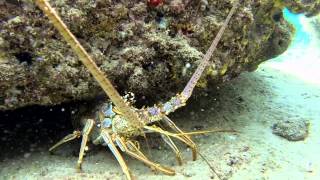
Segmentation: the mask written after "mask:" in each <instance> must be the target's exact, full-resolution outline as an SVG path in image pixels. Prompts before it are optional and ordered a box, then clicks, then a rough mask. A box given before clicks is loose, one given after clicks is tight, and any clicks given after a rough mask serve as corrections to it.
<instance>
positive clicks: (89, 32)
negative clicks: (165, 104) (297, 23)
mask: <svg viewBox="0 0 320 180" xmlns="http://www.w3.org/2000/svg"><path fill="white" fill-rule="evenodd" d="M49 2H50V4H51V5H52V6H53V7H54V8H55V9H56V10H57V11H58V13H59V15H60V16H61V18H62V19H63V21H64V22H65V23H66V24H67V26H68V27H69V28H70V30H71V31H72V32H73V33H74V34H75V36H76V37H77V38H78V40H79V41H80V43H81V44H82V45H83V46H84V47H85V49H86V50H88V52H89V53H90V55H91V56H92V57H93V59H94V60H95V62H96V63H97V64H98V66H99V67H100V68H101V70H102V71H104V72H105V73H106V74H107V75H108V78H110V80H111V81H112V83H113V84H114V85H115V86H116V88H117V89H118V90H119V91H120V92H121V93H124V92H125V91H131V92H133V93H135V94H136V97H137V99H138V101H139V100H140V101H141V100H143V99H147V100H150V101H151V102H156V101H158V100H164V99H166V98H168V97H169V96H171V95H173V94H176V93H178V92H179V91H181V90H182V89H183V87H184V85H185V84H186V82H187V81H188V79H189V78H190V76H191V74H192V72H193V71H194V69H195V68H196V66H197V64H198V63H199V61H200V60H201V57H202V55H203V53H205V51H206V49H207V48H208V47H209V45H210V44H211V41H212V40H213V38H214V37H215V35H216V33H217V31H218V29H219V28H220V26H221V24H222V22H223V21H224V19H225V18H226V16H227V14H228V12H229V10H230V9H231V7H232V3H233V1H231V0H166V1H163V2H162V3H150V1H146V0H122V1H118V0H80V1H68V0H55V1H49ZM148 2H149V3H148ZM310 2H311V1H308V3H306V2H305V1H301V2H300V1H295V2H294V3H293V1H285V0H283V1H280V0H277V1H265V0H256V1H249V0H244V1H241V2H240V6H239V8H238V10H237V12H236V14H235V15H234V16H233V18H232V20H231V22H230V24H229V27H228V29H227V30H226V32H225V34H224V35H223V38H222V40H221V42H220V43H219V45H218V49H217V51H216V52H215V54H214V57H213V58H212V59H211V62H212V63H211V64H210V66H209V67H208V70H207V71H206V73H205V74H204V75H203V78H202V79H201V82H200V83H199V84H198V87H199V88H213V85H214V84H218V83H222V82H224V81H227V80H230V79H231V78H233V77H236V76H237V75H239V74H240V73H241V72H242V71H252V70H254V69H256V68H257V66H258V65H259V63H261V62H263V61H265V60H267V59H269V58H272V57H275V56H277V55H279V54H281V53H282V52H283V51H285V50H286V49H287V47H288V44H289V43H290V39H291V36H292V33H293V31H294V30H293V28H292V27H291V26H290V25H289V24H288V23H287V22H286V21H284V19H283V16H282V8H283V7H285V6H288V8H289V9H293V10H294V11H296V12H306V13H309V14H310V15H314V14H316V13H317V12H318V11H319V4H320V3H319V1H318V0H317V1H312V3H310ZM209 84H210V85H209ZM100 94H103V92H102V90H101V89H100V87H99V86H98V84H97V83H96V82H95V80H94V79H93V78H92V77H91V76H90V75H89V73H88V71H87V70H86V69H85V67H84V66H83V65H82V64H81V62H80V61H79V60H78V58H77V56H76V55H75V54H74V52H73V51H72V50H71V49H70V47H69V46H68V45H67V44H66V42H65V41H64V40H63V39H62V38H61V36H60V35H59V34H58V33H57V31H56V30H55V29H54V28H53V26H52V25H51V24H50V22H49V21H48V19H47V18H46V16H44V14H43V13H42V12H41V11H40V10H39V9H38V8H37V7H36V5H35V4H34V3H33V1H31V0H10V1H9V0H2V1H0V110H8V109H15V108H18V107H23V106H27V105H33V104H38V105H54V104H59V103H62V102H68V101H72V100H85V99H90V98H94V97H96V96H97V95H100Z"/></svg>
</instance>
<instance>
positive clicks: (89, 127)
mask: <svg viewBox="0 0 320 180" xmlns="http://www.w3.org/2000/svg"><path fill="white" fill-rule="evenodd" d="M93 125H94V120H93V119H88V120H87V121H86V124H85V126H84V128H83V130H82V141H81V147H80V152H79V159H78V162H77V169H78V170H80V169H81V164H82V161H83V156H84V152H85V150H86V147H87V142H88V137H89V134H90V132H91V130H92V128H93Z"/></svg>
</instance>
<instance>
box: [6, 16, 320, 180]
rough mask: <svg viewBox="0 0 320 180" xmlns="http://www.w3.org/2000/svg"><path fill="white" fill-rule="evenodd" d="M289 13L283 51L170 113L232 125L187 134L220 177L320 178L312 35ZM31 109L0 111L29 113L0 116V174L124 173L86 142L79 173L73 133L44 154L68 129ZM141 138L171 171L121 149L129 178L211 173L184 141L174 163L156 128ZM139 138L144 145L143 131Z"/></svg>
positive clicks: (199, 123) (319, 92)
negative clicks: (280, 129)
mask: <svg viewBox="0 0 320 180" xmlns="http://www.w3.org/2000/svg"><path fill="white" fill-rule="evenodd" d="M288 18H289V19H290V17H288ZM295 18H297V19H296V21H295V23H298V24H299V23H302V24H303V26H301V27H300V28H299V29H298V31H297V36H296V37H295V39H294V40H293V43H292V45H291V46H290V48H289V49H288V50H287V51H286V52H285V53H284V54H283V55H281V56H280V57H278V58H276V59H273V60H271V61H268V62H266V63H264V64H262V65H260V67H259V69H257V70H256V71H255V72H251V73H243V74H242V75H241V76H239V77H238V78H236V79H234V80H232V81H230V82H228V83H225V84H224V85H223V86H221V87H219V88H218V89H216V90H214V92H211V93H208V94H207V96H203V97H198V96H197V95H196V94H195V95H194V97H193V98H192V99H191V100H190V102H189V104H188V105H187V106H186V107H184V108H183V109H182V110H179V111H177V112H175V113H173V115H172V116H170V117H171V119H173V120H174V121H175V122H176V124H177V125H178V126H179V127H181V128H182V129H184V130H186V131H192V130H195V129H201V130H204V129H214V128H221V129H230V128H233V129H235V130H237V131H238V133H213V134H207V135H197V136H195V137H194V138H193V139H194V141H195V142H196V143H197V144H198V145H199V149H200V151H201V153H202V154H204V155H205V157H206V159H207V160H208V161H209V163H210V164H211V166H212V167H214V169H215V171H216V172H217V173H218V174H219V176H220V178H222V179H281V180H282V179H298V180H300V179H320V110H319V109H320V73H319V69H320V51H319V47H320V44H319V42H318V40H319V39H320V37H319V34H318V35H317V33H315V29H312V28H311V26H310V23H309V22H310V19H306V18H305V17H304V16H298V17H295ZM59 108H60V109H58V110H57V108H49V111H53V112H55V111H59V113H51V114H50V113H46V114H47V115H48V116H51V119H55V116H56V119H59V118H60V117H61V116H63V112H64V109H63V106H62V107H59ZM34 109H35V111H45V110H43V109H42V108H34ZM34 109H31V110H34ZM67 110H68V109H67ZM27 111H28V110H27ZM29 111H30V110H29ZM32 113H33V112H29V113H27V114H28V115H21V116H20V115H19V112H13V113H12V112H11V113H8V114H4V115H3V114H2V115H1V118H8V116H13V117H15V118H18V120H17V122H23V121H22V119H24V118H25V119H31V120H30V121H27V123H22V124H19V123H17V124H15V125H14V124H10V125H8V124H4V123H3V122H2V124H1V123H0V128H1V131H2V132H1V137H0V143H1V144H0V145H1V146H0V179H124V176H123V174H122V171H121V168H120V167H119V165H118V164H117V162H116V160H115V158H114V157H113V156H112V154H111V153H110V151H109V150H106V149H105V148H104V147H94V146H89V148H90V151H89V152H88V153H87V155H86V157H85V160H84V164H83V170H84V171H83V172H82V173H77V172H76V170H75V164H76V162H77V152H78V149H79V143H80V142H79V141H75V142H74V143H70V144H68V145H65V146H63V147H61V148H60V149H59V150H58V151H57V152H56V153H55V154H54V155H50V154H49V153H48V151H47V150H48V148H49V147H50V146H51V145H52V144H53V143H54V142H56V141H57V140H58V139H59V138H61V137H63V136H64V135H66V134H67V133H70V132H71V131H72V130H71V128H70V123H69V122H63V121H61V120H60V121H59V123H60V124H61V125H59V123H58V125H54V124H57V123H56V122H47V121H48V120H46V119H47V118H46V117H42V118H39V117H35V118H33V117H30V116H32ZM34 113H35V114H39V112H34ZM30 114H31V115H30ZM40 114H41V113H40ZM19 118H20V119H19ZM36 118H38V119H36ZM9 119H10V118H9ZM34 119H36V121H34ZM57 121H58V120H57ZM287 121H288V122H291V121H292V122H295V123H297V124H299V123H300V124H301V122H308V123H309V126H308V134H307V137H306V138H305V140H301V141H289V140H287V139H285V138H283V137H280V136H277V135H275V134H273V133H272V127H273V125H274V124H277V123H279V122H287ZM0 122H1V121H0ZM28 123H30V124H33V126H31V127H30V126H28ZM37 123H38V124H39V125H37ZM34 124H36V125H34ZM65 124H67V125H65ZM302 124H303V123H302ZM51 129H54V130H51ZM289 130H290V129H289ZM300 131H301V132H302V129H301V130H300ZM293 133H294V132H293ZM293 135H294V134H293ZM148 141H149V146H150V150H149V151H148V150H145V152H146V154H147V156H149V157H151V158H152V159H153V160H155V161H157V162H159V163H161V164H165V165H167V166H171V167H172V168H173V169H175V170H176V176H166V175H163V174H161V173H156V172H153V171H151V170H150V169H149V168H148V167H146V166H144V165H143V164H142V163H141V162H139V161H136V160H134V159H132V158H129V157H128V156H124V157H125V159H126V160H127V162H128V166H129V167H130V169H131V170H132V172H133V174H134V176H135V177H136V178H137V179H159V180H160V179H204V180H206V179H218V177H217V175H214V174H213V172H212V171H211V170H210V168H209V166H208V165H207V164H206V163H205V162H204V161H203V160H202V159H201V158H199V159H198V160H197V161H192V160H191V152H190V149H188V148H187V147H186V146H184V145H182V144H180V143H178V145H179V147H180V149H181V151H182V155H183V157H184V164H183V165H182V166H178V165H177V163H176V161H175V156H174V154H173V153H172V152H171V151H170V149H169V148H168V147H167V146H166V145H165V144H164V143H163V142H161V139H160V138H159V137H158V136H156V135H153V136H152V137H149V138H148ZM141 144H142V146H145V145H146V143H145V142H144V141H143V139H142V141H141ZM144 149H145V148H144Z"/></svg>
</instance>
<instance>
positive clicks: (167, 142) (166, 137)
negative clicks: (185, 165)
mask: <svg viewBox="0 0 320 180" xmlns="http://www.w3.org/2000/svg"><path fill="white" fill-rule="evenodd" d="M161 137H162V139H163V141H164V142H165V143H166V144H168V145H169V147H170V148H171V149H172V150H173V151H174V153H175V154H176V158H177V161H178V164H179V165H182V157H181V152H180V151H179V149H178V147H177V146H176V145H175V144H174V142H173V141H172V139H171V138H170V136H168V135H165V134H161Z"/></svg>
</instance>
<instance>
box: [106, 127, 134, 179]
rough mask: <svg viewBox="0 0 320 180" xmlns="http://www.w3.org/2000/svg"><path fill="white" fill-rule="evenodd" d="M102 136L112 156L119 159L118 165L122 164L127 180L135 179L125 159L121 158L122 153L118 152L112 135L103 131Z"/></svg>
mask: <svg viewBox="0 0 320 180" xmlns="http://www.w3.org/2000/svg"><path fill="white" fill-rule="evenodd" d="M101 136H102V138H103V140H104V141H105V142H106V143H107V145H108V147H109V149H110V150H111V152H112V154H113V155H114V156H115V157H116V159H117V161H118V163H119V164H120V166H121V168H122V171H123V173H124V174H125V175H126V177H127V179H128V180H131V179H133V177H132V175H131V173H130V171H129V168H128V166H127V164H126V162H125V161H124V159H123V157H122V156H121V154H120V152H119V151H118V149H117V147H116V145H115V144H114V143H113V141H112V138H111V136H110V134H109V133H108V132H106V131H102V132H101Z"/></svg>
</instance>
